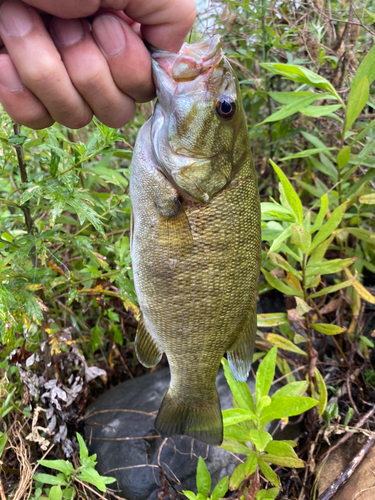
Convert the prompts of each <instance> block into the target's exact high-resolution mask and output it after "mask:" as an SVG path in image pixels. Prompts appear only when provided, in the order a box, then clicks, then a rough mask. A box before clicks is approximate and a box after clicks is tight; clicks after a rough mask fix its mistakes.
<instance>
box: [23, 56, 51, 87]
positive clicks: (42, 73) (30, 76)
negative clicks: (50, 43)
mask: <svg viewBox="0 0 375 500" xmlns="http://www.w3.org/2000/svg"><path fill="white" fill-rule="evenodd" d="M55 63H56V61H55V60H54V59H52V58H50V57H47V56H46V57H43V58H41V60H40V61H39V63H38V64H36V65H33V66H31V67H27V68H26V69H25V70H24V73H23V74H22V79H23V80H24V81H25V83H26V85H27V86H28V87H30V88H37V89H39V90H41V89H43V88H46V87H47V88H48V86H49V85H50V82H53V81H55V80H56V75H57V72H56V64H55Z"/></svg>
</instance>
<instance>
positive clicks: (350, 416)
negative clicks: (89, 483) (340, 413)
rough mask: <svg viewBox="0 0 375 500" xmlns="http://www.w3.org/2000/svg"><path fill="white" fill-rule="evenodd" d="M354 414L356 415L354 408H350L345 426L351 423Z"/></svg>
mask: <svg viewBox="0 0 375 500" xmlns="http://www.w3.org/2000/svg"><path fill="white" fill-rule="evenodd" d="M353 416H354V410H353V408H349V409H348V411H347V412H346V415H345V420H344V424H343V425H344V427H346V426H347V425H349V422H350V421H351V419H352V418H353Z"/></svg>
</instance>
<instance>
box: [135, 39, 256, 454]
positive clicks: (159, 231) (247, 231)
mask: <svg viewBox="0 0 375 500" xmlns="http://www.w3.org/2000/svg"><path fill="white" fill-rule="evenodd" d="M215 44H216V45H215ZM186 46H188V50H189V53H190V54H191V53H192V52H193V51H194V44H192V45H188V44H185V46H184V47H185V49H184V47H183V49H182V50H181V52H182V53H183V52H184V50H185V51H186V50H187V49H186ZM205 47H206V52H207V53H210V54H213V55H212V58H213V59H212V60H211V59H207V61H205V60H203V62H202V68H203V69H202V70H200V71H201V72H200V73H199V75H197V76H196V83H197V86H196V89H195V87H194V85H193V83H194V82H192V81H189V82H187V83H185V82H184V81H183V75H182V77H181V78H182V81H181V82H176V81H175V80H174V79H173V78H176V77H175V76H173V75H174V74H175V73H176V72H174V73H173V72H172V70H173V56H174V57H178V56H177V55H174V54H169V53H164V52H163V53H159V54H156V56H155V59H156V62H154V63H153V72H154V78H155V83H156V88H157V94H158V103H157V105H156V108H155V114H154V117H153V118H151V120H149V121H148V122H147V123H146V124H145V125H144V126H143V127H142V129H141V130H140V132H139V134H138V138H137V142H136V146H135V149H134V155H133V160H132V166H131V178H130V196H131V202H132V211H133V227H132V235H131V249H132V250H131V252H132V261H133V271H134V283H135V289H136V292H137V296H138V300H139V304H140V309H141V313H142V317H141V322H140V326H139V328H138V332H137V338H136V351H137V355H138V357H139V359H140V361H141V362H142V363H143V364H145V365H146V366H153V365H154V364H156V363H157V362H158V361H159V360H160V358H161V355H162V353H163V352H164V353H166V355H167V358H168V362H169V365H170V371H171V383H170V387H169V389H168V391H167V394H166V395H165V397H164V400H163V403H162V405H161V408H160V411H159V414H158V417H157V419H156V423H155V427H156V429H157V430H158V431H160V432H161V433H162V434H165V435H174V434H186V435H189V436H191V437H194V438H197V439H199V440H201V441H203V442H206V443H208V444H220V443H221V441H222V437H223V430H222V420H221V411H220V402H219V398H218V394H217V390H216V386H215V379H216V374H217V371H218V368H219V365H220V360H221V358H222V356H223V354H224V353H225V352H227V353H228V361H229V364H230V366H231V368H232V371H233V374H234V376H235V377H236V378H237V379H238V380H246V378H247V375H248V372H249V370H250V366H251V358H252V352H253V348H254V341H255V333H256V297H257V285H258V277H259V263H260V205H259V196H258V189H257V181H256V175H255V170H254V166H253V162H252V158H251V150H250V143H249V139H248V132H247V126H246V121H245V117H244V113H243V109H242V103H241V96H240V92H239V86H238V82H237V80H236V77H235V75H234V72H233V71H232V70H231V68H230V66H229V63H228V62H227V61H226V60H225V58H224V56H223V55H222V52H221V43H220V39H219V38H218V37H216V39H214V40H211V42H209V43H208V42H207V44H206V45H204V44H199V54H198V55H197V56H196V59H195V60H198V61H199V57H200V54H201V53H202V50H203V53H204V49H205ZM181 52H180V53H181ZM162 57H165V58H168V64H164V63H162V62H161V58H162ZM158 61H159V62H158ZM186 61H187V62H186ZM212 61H214V62H215V64H214V63H213V62H212ZM188 62H189V58H188V56H186V58H185V59H184V66H183V69H184V70H185V69H186V68H187V69H186V71H188V70H189V68H188ZM192 64H193V63H192ZM194 64H195V63H194ZM204 64H207V70H206V71H205V66H204ZM162 66H163V67H166V68H167V70H165V69H163V67H162ZM169 68H171V69H169ZM221 69H222V74H223V78H221V79H220V78H219V76H220V71H221ZM168 71H170V74H169V73H168ZM180 71H182V70H181V69H180ZM189 71H190V70H189ZM213 72H215V78H214V81H215V82H216V83H215V84H216V87H214V86H213V84H212V83H211V84H210V85H207V79H208V80H209V78H210V75H211V74H213ZM228 72H230V74H231V78H232V79H231V80H229V78H228ZM192 73H193V72H192V71H190V72H189V73H188V74H189V75H190V74H192ZM224 77H225V78H224ZM167 79H168V80H167ZM200 79H201V80H202V82H201V80H200ZM228 82H229V83H228ZM200 83H201V85H199V84H200ZM187 84H188V85H189V86H188V87H187V88H188V90H189V92H188V99H189V103H191V106H190V110H193V111H192V113H193V115H192V116H191V117H190V116H189V106H186V105H180V106H177V107H175V108H173V99H176V98H177V97H176V96H177V94H178V96H179V97H178V99H181V98H183V97H181V96H183V88H184V87H183V85H187ZM173 86H174V87H173ZM208 87H209V88H210V92H208V91H207V90H204V99H203V97H202V88H204V89H207V88H208ZM173 88H175V89H176V91H175V93H173ZM166 89H167V90H166ZM223 91H224V92H226V93H227V94H228V96H229V97H228V98H227V99H228V100H229V101H230V99H233V102H235V106H236V108H235V109H236V113H235V115H234V117H233V119H230V120H224V121H223V120H221V118H220V116H218V115H217V108H215V106H217V104H215V103H217V100H216V99H217V95H216V94H218V95H223ZM227 94H225V95H227ZM202 99H203V101H204V105H200V102H201V101H202ZM234 100H235V101H234ZM176 109H177V110H178V111H176ZM208 109H209V112H210V113H211V115H208V114H207V113H208V111H207V110H208ZM215 109H216V111H215ZM177 112H178V113H181V116H180V115H179V116H177V117H176V113H177ZM200 116H201V121H199V117H200ZM209 116H211V121H210V120H208V117H209ZM172 120H175V123H174V124H173V123H172V125H173V126H174V128H173V126H171V121H172ZM210 122H211V128H210V130H209V132H207V135H206V140H207V142H208V143H209V142H212V144H211V146H212V147H211V148H210V147H209V146H210V145H209V144H205V142H204V141H202V137H200V136H199V140H198V139H197V134H201V133H202V129H207V127H209V126H210V125H209V123H210ZM179 123H180V124H183V125H182V126H181V128H179ZM189 123H190V126H191V127H192V128H190V129H189ZM171 130H175V133H174V135H172V137H171ZM185 134H188V136H185ZM218 141H220V144H221V145H222V153H220V150H221V148H220V144H218ZM171 142H173V147H172V146H171ZM176 145H177V148H178V147H179V145H181V148H182V149H183V150H184V155H179V153H178V152H177V151H178V150H179V149H177V148H176ZM189 148H190V150H189ZM182 149H181V150H182ZM210 151H215V154H214V155H213V154H211V153H210ZM186 152H189V156H187V155H186ZM166 155H167V156H168V158H167V159H166V160H165V161H164V160H163V159H164V158H165V157H166ZM190 158H191V162H190ZM202 158H203V159H205V158H207V161H204V162H203V163H202V162H201V163H200V160H199V159H202ZM211 172H212V173H217V174H218V175H217V176H214V177H213V176H211ZM223 179H224V180H225V185H224V187H223V186H222V184H223ZM215 190H216V191H215ZM207 198H208V199H207Z"/></svg>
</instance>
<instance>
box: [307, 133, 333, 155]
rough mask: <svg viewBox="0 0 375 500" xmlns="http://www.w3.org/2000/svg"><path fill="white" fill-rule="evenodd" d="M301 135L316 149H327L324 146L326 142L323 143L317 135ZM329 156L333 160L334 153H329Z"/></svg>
mask: <svg viewBox="0 0 375 500" xmlns="http://www.w3.org/2000/svg"><path fill="white" fill-rule="evenodd" d="M301 134H302V135H303V137H304V138H305V139H306V140H307V141H309V142H310V144H312V145H313V146H314V147H315V148H325V147H326V145H325V144H324V142H322V141H321V140H320V139H319V138H318V137H317V136H316V135H314V134H309V133H308V132H301ZM327 156H329V157H330V158H333V156H332V153H331V152H330V151H327Z"/></svg>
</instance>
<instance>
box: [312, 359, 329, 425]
mask: <svg viewBox="0 0 375 500" xmlns="http://www.w3.org/2000/svg"><path fill="white" fill-rule="evenodd" d="M314 373H315V380H316V385H317V386H318V393H319V405H318V410H319V417H321V416H322V415H323V413H324V410H325V409H326V406H327V400H328V394H327V386H326V384H325V382H324V379H323V377H322V374H321V373H320V371H319V370H318V369H317V368H315V372H314Z"/></svg>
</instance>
